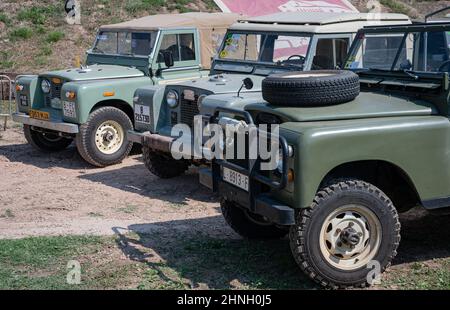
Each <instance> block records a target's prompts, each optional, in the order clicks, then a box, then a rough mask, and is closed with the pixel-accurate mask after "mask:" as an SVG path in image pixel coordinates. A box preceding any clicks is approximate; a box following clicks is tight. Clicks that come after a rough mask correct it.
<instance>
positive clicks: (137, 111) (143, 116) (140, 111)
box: [134, 104, 150, 123]
mask: <svg viewBox="0 0 450 310" xmlns="http://www.w3.org/2000/svg"><path fill="white" fill-rule="evenodd" d="M134 119H135V121H136V122H141V123H150V107H149V106H145V105H142V104H135V105H134Z"/></svg>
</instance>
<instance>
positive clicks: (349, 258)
mask: <svg viewBox="0 0 450 310" xmlns="http://www.w3.org/2000/svg"><path fill="white" fill-rule="evenodd" d="M289 235H290V244H291V250H292V254H293V256H294V258H295V260H296V262H297V264H298V265H299V266H300V268H301V269H302V270H303V271H304V272H305V273H306V274H307V275H308V276H309V277H310V278H311V279H313V280H314V281H316V282H317V283H319V284H320V285H322V286H325V287H331V288H345V287H364V286H366V285H368V284H369V285H370V284H371V283H370V282H371V281H370V280H369V279H368V275H369V272H370V271H371V270H372V268H373V267H374V264H377V265H378V264H379V265H378V266H379V267H380V269H379V271H380V272H383V271H384V270H385V269H386V268H387V267H388V266H389V265H390V264H391V261H392V259H393V258H394V257H395V256H396V254H397V247H398V245H399V242H400V222H399V219H398V214H397V211H396V209H395V208H394V205H393V204H392V202H391V200H390V199H389V198H388V197H387V196H386V195H385V194H384V193H383V192H382V191H381V190H380V189H378V188H377V187H375V186H373V185H372V184H369V183H366V182H364V181H360V180H346V181H340V182H339V181H336V182H335V183H334V184H332V185H330V186H328V187H326V188H323V189H322V190H320V191H319V192H318V193H317V195H316V197H315V198H314V201H313V203H312V205H311V206H310V207H309V208H306V209H304V210H302V211H301V212H299V213H298V215H297V219H296V224H295V225H293V226H292V227H291V230H290V234H289ZM371 275H372V274H370V275H369V277H370V276H371Z"/></svg>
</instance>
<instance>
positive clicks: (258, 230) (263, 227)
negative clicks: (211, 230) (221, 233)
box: [220, 200, 289, 239]
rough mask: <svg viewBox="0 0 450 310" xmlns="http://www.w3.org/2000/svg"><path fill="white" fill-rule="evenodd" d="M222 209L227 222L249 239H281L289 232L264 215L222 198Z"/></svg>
mask: <svg viewBox="0 0 450 310" xmlns="http://www.w3.org/2000/svg"><path fill="white" fill-rule="evenodd" d="M220 209H221V211H222V215H223V217H224V218H225V221H226V222H227V224H228V225H229V226H230V227H231V228H232V229H233V230H234V231H235V232H236V233H238V234H239V235H241V236H242V237H244V238H248V239H279V238H283V237H284V236H286V235H287V233H288V232H289V230H288V229H286V228H283V227H278V226H276V225H274V224H273V223H270V222H268V221H267V220H266V219H264V218H263V217H262V216H260V215H257V214H253V213H251V212H250V211H247V210H244V209H242V208H240V207H239V206H238V205H236V204H235V203H233V202H229V201H226V200H222V201H221V202H220Z"/></svg>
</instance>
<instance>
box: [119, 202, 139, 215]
mask: <svg viewBox="0 0 450 310" xmlns="http://www.w3.org/2000/svg"><path fill="white" fill-rule="evenodd" d="M118 210H119V211H120V212H123V213H127V214H133V213H136V211H137V210H138V206H135V205H130V204H127V205H126V206H125V207H123V208H119V209H118Z"/></svg>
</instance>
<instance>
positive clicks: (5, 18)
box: [0, 12, 11, 25]
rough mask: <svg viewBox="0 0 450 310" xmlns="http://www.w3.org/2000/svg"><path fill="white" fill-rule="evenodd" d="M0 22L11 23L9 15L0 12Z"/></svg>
mask: <svg viewBox="0 0 450 310" xmlns="http://www.w3.org/2000/svg"><path fill="white" fill-rule="evenodd" d="M0 22H2V23H4V24H5V25H10V24H11V20H10V19H9V17H8V16H7V15H6V14H5V13H2V12H0Z"/></svg>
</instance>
